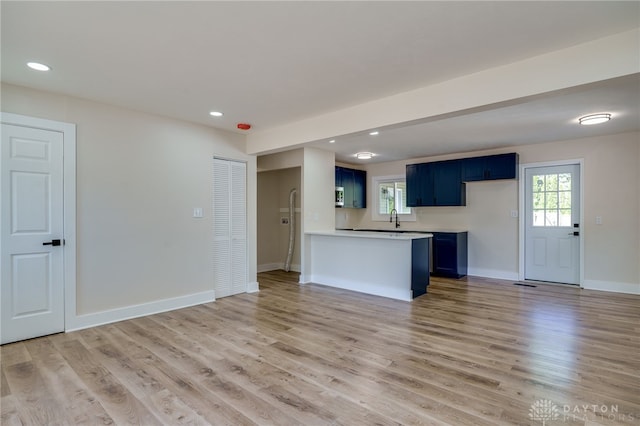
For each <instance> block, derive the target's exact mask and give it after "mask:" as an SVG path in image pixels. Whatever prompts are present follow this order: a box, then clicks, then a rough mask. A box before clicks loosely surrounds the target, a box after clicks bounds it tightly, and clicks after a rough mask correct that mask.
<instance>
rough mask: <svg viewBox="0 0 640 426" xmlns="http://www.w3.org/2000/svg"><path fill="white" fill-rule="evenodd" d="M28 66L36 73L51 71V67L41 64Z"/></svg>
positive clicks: (36, 63) (29, 63)
mask: <svg viewBox="0 0 640 426" xmlns="http://www.w3.org/2000/svg"><path fill="white" fill-rule="evenodd" d="M27 66H28V67H29V68H31V69H32V70H36V71H49V70H51V67H50V66H49V65H45V64H41V63H40V62H27Z"/></svg>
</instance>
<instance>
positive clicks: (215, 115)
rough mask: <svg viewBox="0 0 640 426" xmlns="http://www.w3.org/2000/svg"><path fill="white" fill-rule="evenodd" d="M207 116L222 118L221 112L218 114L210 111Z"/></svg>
mask: <svg viewBox="0 0 640 426" xmlns="http://www.w3.org/2000/svg"><path fill="white" fill-rule="evenodd" d="M209 115H210V116H212V117H222V116H223V115H224V114H222V113H221V112H219V111H211V112H210V113H209Z"/></svg>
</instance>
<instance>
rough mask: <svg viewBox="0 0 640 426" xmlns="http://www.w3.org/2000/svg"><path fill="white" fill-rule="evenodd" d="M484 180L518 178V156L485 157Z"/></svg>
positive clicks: (511, 154) (513, 153)
mask: <svg viewBox="0 0 640 426" xmlns="http://www.w3.org/2000/svg"><path fill="white" fill-rule="evenodd" d="M486 168H487V173H486V177H485V179H486V180H493V179H516V178H517V177H518V154H516V153H515V152H512V153H510V154H500V155H492V156H490V157H487V166H486Z"/></svg>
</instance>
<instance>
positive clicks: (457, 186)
mask: <svg viewBox="0 0 640 426" xmlns="http://www.w3.org/2000/svg"><path fill="white" fill-rule="evenodd" d="M431 164H433V204H432V205H434V206H464V205H466V188H465V185H464V183H463V182H462V176H461V166H462V163H461V161H460V160H450V161H438V162H436V163H431Z"/></svg>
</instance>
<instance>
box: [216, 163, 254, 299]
mask: <svg viewBox="0 0 640 426" xmlns="http://www.w3.org/2000/svg"><path fill="white" fill-rule="evenodd" d="M246 175H247V166H246V164H245V163H241V162H238V161H230V160H223V159H219V158H215V159H214V160H213V267H214V290H215V296H216V298H219V297H225V296H231V295H233V294H238V293H244V292H246V291H247V219H246V211H247V207H246V203H247V201H246V182H247V178H246Z"/></svg>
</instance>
